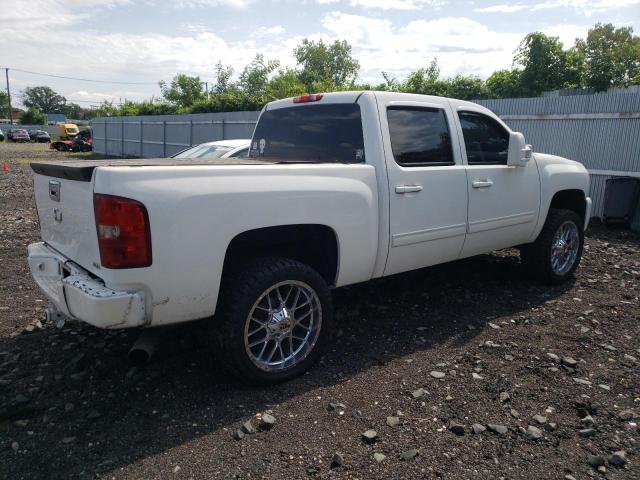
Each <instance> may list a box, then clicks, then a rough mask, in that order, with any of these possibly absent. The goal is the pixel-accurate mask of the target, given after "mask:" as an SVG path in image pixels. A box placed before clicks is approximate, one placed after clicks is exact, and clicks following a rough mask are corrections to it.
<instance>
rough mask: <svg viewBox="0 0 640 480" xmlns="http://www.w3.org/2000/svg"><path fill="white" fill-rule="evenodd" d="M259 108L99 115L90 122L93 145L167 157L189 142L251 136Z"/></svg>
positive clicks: (104, 151)
mask: <svg viewBox="0 0 640 480" xmlns="http://www.w3.org/2000/svg"><path fill="white" fill-rule="evenodd" d="M258 114H259V112H225V113H201V114H192V115H150V116H144V117H100V118H96V119H94V120H93V122H92V127H93V148H94V151H96V152H97V153H101V154H103V155H110V156H122V157H140V158H160V157H169V156H171V155H173V154H174V153H178V152H179V151H180V150H184V149H185V148H187V147H189V146H191V145H197V144H198V143H203V142H211V141H214V140H225V139H232V138H251V135H252V134H253V127H254V125H255V123H256V120H257V119H258Z"/></svg>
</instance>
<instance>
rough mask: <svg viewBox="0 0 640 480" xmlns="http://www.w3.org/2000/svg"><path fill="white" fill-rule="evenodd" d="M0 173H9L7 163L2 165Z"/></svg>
mask: <svg viewBox="0 0 640 480" xmlns="http://www.w3.org/2000/svg"><path fill="white" fill-rule="evenodd" d="M2 171H3V172H8V171H9V164H8V163H6V162H5V163H3V164H2Z"/></svg>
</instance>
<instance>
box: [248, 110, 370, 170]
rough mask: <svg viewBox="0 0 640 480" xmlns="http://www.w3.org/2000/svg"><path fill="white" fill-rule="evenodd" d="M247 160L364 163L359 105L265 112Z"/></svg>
mask: <svg viewBox="0 0 640 480" xmlns="http://www.w3.org/2000/svg"><path fill="white" fill-rule="evenodd" d="M249 157H251V158H255V159H265V160H271V161H280V162H312V163H321V162H329V163H361V162H364V140H363V138H362V119H361V117H360V106H359V105H357V104H355V103H330V104H325V105H302V106H296V107H288V108H279V109H276V110H267V111H265V112H263V113H262V115H261V116H260V120H259V121H258V125H257V126H256V130H255V133H254V134H253V140H252V141H251V149H250V151H249Z"/></svg>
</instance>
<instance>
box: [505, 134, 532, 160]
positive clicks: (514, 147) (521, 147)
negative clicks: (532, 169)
mask: <svg viewBox="0 0 640 480" xmlns="http://www.w3.org/2000/svg"><path fill="white" fill-rule="evenodd" d="M532 153H533V149H532V148H531V145H527V144H526V143H525V140H524V135H523V134H522V133H520V132H511V135H510V136H509V155H508V158H507V165H509V166H512V167H524V166H525V165H526V164H527V162H528V161H529V160H531V154H532Z"/></svg>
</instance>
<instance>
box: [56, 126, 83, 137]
mask: <svg viewBox="0 0 640 480" xmlns="http://www.w3.org/2000/svg"><path fill="white" fill-rule="evenodd" d="M58 128H59V130H58V135H59V136H60V140H73V139H74V138H75V137H76V135H78V133H80V130H79V129H78V126H77V125H76V124H75V123H60V124H58Z"/></svg>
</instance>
